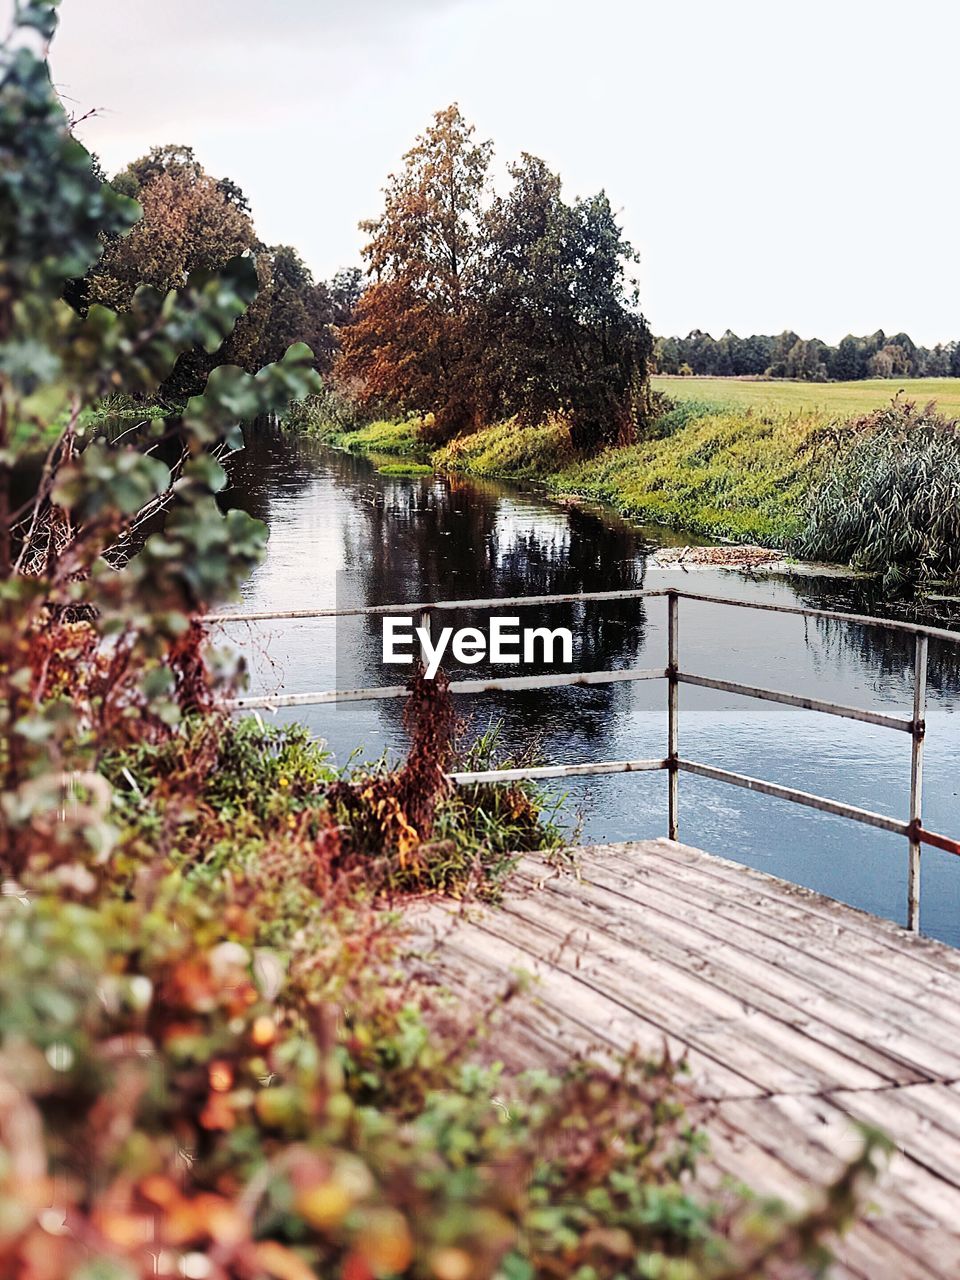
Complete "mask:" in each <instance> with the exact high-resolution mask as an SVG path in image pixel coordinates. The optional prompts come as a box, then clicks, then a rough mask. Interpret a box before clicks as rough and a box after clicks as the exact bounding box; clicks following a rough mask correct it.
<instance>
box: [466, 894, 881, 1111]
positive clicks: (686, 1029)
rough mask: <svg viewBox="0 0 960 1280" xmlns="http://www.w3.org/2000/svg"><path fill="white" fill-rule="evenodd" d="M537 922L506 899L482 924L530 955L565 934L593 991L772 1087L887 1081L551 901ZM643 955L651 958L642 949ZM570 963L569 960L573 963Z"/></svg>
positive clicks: (811, 1088)
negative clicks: (554, 913)
mask: <svg viewBox="0 0 960 1280" xmlns="http://www.w3.org/2000/svg"><path fill="white" fill-rule="evenodd" d="M534 910H535V914H536V917H537V918H536V920H532V919H529V918H527V917H526V916H525V915H523V914H521V913H519V912H514V911H512V910H510V909H509V906H508V903H507V902H505V903H504V905H503V907H502V908H500V909H498V910H497V911H491V912H488V913H486V914H485V915H484V917H483V919H482V921H480V922H479V924H480V927H481V928H483V929H484V930H485V931H487V932H489V933H490V934H491V935H492V936H493V937H495V938H497V939H498V940H499V941H500V942H501V943H512V944H513V945H519V946H521V947H523V948H524V949H525V950H526V951H528V952H529V954H530V955H531V956H534V957H539V958H541V959H543V958H545V957H546V956H547V955H549V954H551V953H554V952H555V951H556V948H557V947H558V945H560V944H562V942H563V939H564V938H565V937H569V938H570V940H571V944H572V945H575V946H576V947H577V950H578V960H577V965H576V973H577V977H578V978H579V979H580V981H581V982H583V983H585V984H587V983H588V984H589V986H590V988H591V989H592V990H593V991H595V992H597V993H599V994H601V995H604V996H607V997H608V998H610V999H615V1000H617V1001H619V1002H621V1003H622V1004H623V1005H624V1007H626V1008H629V1009H630V1010H631V1011H633V1012H636V1013H638V1014H640V1015H641V1016H643V1017H644V1018H647V1019H649V1020H650V1021H653V1022H655V1023H656V1024H657V1025H659V1026H660V1027H662V1028H663V1030H664V1032H668V1033H669V1034H670V1035H672V1036H674V1037H676V1038H677V1039H679V1040H681V1041H682V1042H683V1043H685V1044H687V1045H689V1046H690V1047H691V1048H697V1049H699V1050H700V1051H701V1052H702V1053H708V1054H709V1055H710V1056H711V1057H713V1058H714V1059H715V1060H717V1061H721V1062H725V1063H726V1064H728V1065H729V1066H732V1067H733V1068H734V1069H735V1070H736V1071H737V1072H738V1073H740V1074H741V1075H744V1076H746V1077H748V1078H749V1079H750V1080H752V1081H753V1082H754V1083H755V1084H756V1085H757V1086H758V1087H759V1088H760V1089H762V1090H763V1091H765V1092H800V1091H802V1092H809V1093H814V1092H819V1091H820V1090H821V1089H823V1088H826V1087H829V1086H830V1085H831V1084H832V1083H835V1082H836V1081H837V1080H843V1079H845V1080H856V1081H857V1082H858V1083H857V1084H851V1085H850V1086H848V1087H850V1088H864V1087H868V1086H870V1085H880V1084H884V1083H886V1081H885V1080H884V1078H883V1077H882V1076H880V1075H878V1074H877V1073H876V1072H874V1071H871V1070H869V1069H868V1068H866V1067H864V1066H861V1065H860V1064H858V1063H856V1062H854V1061H851V1060H850V1059H848V1058H845V1057H844V1056H843V1055H841V1054H839V1053H836V1052H835V1051H834V1050H833V1049H831V1048H829V1047H828V1046H825V1045H820V1044H818V1043H817V1042H815V1041H813V1040H811V1039H809V1038H808V1037H807V1036H805V1035H804V1034H803V1033H802V1032H799V1031H797V1030H796V1029H795V1028H794V1027H791V1026H789V1025H788V1024H786V1023H783V1022H778V1021H777V1020H776V1019H774V1018H771V1017H769V1015H767V1014H765V1013H764V1012H763V1011H762V1010H761V1009H759V1008H758V1007H757V1006H755V1005H751V1004H747V1003H745V1002H743V1001H740V1000H738V999H736V998H735V997H733V996H730V995H728V994H727V993H726V992H724V991H722V990H720V989H719V988H717V987H714V986H712V985H711V984H709V983H705V982H703V981H701V979H700V978H699V976H698V975H696V974H692V973H689V972H685V971H684V970H681V969H674V968H671V967H669V966H667V965H657V964H655V963H651V964H647V965H644V966H643V967H642V968H637V966H636V961H637V959H638V952H637V951H636V950H635V949H633V948H631V947H629V946H627V945H625V944H622V943H619V942H618V941H617V940H616V939H612V938H609V937H606V938H602V937H601V936H600V935H598V934H597V933H596V931H595V930H592V929H590V928H589V927H588V926H585V925H580V926H578V927H576V928H575V930H573V931H571V930H570V929H569V927H568V926H569V922H568V921H567V920H566V919H564V920H562V921H560V922H559V923H558V922H557V921H556V920H555V919H552V918H550V916H549V912H548V911H547V909H546V908H545V907H544V904H543V903H542V902H540V901H537V902H536V903H535V906H534ZM639 958H641V959H644V958H646V956H645V953H640V954H639ZM568 963H569V962H568Z"/></svg>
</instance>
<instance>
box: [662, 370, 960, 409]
mask: <svg viewBox="0 0 960 1280" xmlns="http://www.w3.org/2000/svg"><path fill="white" fill-rule="evenodd" d="M653 385H654V387H655V388H656V389H657V390H658V391H665V392H666V393H667V395H669V396H672V397H673V398H674V399H686V400H704V401H715V402H717V403H720V404H729V405H731V406H736V407H738V408H761V407H772V408H775V409H779V410H782V411H786V412H794V413H826V414H828V415H830V416H831V417H833V416H834V415H836V416H838V417H850V416H851V415H853V414H857V413H865V412H867V411H868V410H870V409H876V408H878V407H879V406H880V405H883V404H886V403H887V402H888V401H889V400H891V399H892V398H893V396H895V395H896V394H897V392H898V391H900V390H901V389H902V390H903V392H904V393H905V395H906V396H907V397H908V398H909V399H911V400H916V401H917V402H918V404H926V403H927V401H929V400H936V402H937V404H938V405H939V407H940V410H941V412H942V413H946V414H948V415H951V416H952V415H954V414H956V415H957V416H960V378H900V379H897V378H871V379H866V380H864V381H863V382H747V381H744V380H743V379H741V378H654V379H653Z"/></svg>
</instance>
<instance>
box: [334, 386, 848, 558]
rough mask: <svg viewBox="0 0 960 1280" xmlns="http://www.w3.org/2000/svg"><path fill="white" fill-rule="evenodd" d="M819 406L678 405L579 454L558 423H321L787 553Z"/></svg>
mask: <svg viewBox="0 0 960 1280" xmlns="http://www.w3.org/2000/svg"><path fill="white" fill-rule="evenodd" d="M824 425H825V420H824V418H823V417H822V416H821V415H819V414H813V413H812V414H805V415H802V416H797V415H794V414H791V413H783V412H780V413H777V412H775V411H770V412H764V413H753V412H749V411H747V412H744V411H742V410H731V409H730V408H729V407H725V406H721V405H712V404H704V403H700V402H692V403H690V402H684V403H683V404H680V405H677V407H676V408H674V409H672V410H671V411H670V412H669V413H666V414H664V415H663V416H662V417H661V418H660V419H658V420H657V423H656V424H655V428H654V429H655V433H656V436H657V438H654V439H651V440H647V441H644V442H643V443H641V444H636V445H631V446H628V447H625V448H612V449H606V450H604V451H603V452H602V453H600V454H598V455H596V456H595V457H591V458H584V457H581V456H578V454H577V453H576V451H575V450H574V449H573V446H572V444H571V442H570V435H569V432H568V431H567V428H566V427H565V426H564V424H563V423H561V422H557V421H551V422H548V423H545V424H543V425H541V426H536V427H520V426H518V425H517V423H516V422H515V421H513V420H511V421H508V422H503V423H498V424H496V425H495V426H491V427H486V428H483V429H482V430H480V431H477V432H475V433H473V434H472V435H469V436H463V437H460V438H458V439H456V440H453V441H451V442H450V443H449V444H447V445H445V446H443V447H442V448H439V449H436V450H433V451H431V450H430V449H429V448H428V447H427V446H425V445H424V444H423V442H422V440H420V438H419V436H418V434H417V424H416V423H414V422H399V423H396V422H375V423H372V424H371V425H369V426H366V427H361V428H360V429H359V430H354V431H343V430H333V429H331V430H321V431H319V432H318V433H317V434H318V435H319V436H320V438H321V439H323V440H324V441H325V442H326V443H328V444H331V445H333V446H334V447H337V448H343V449H347V450H349V451H350V452H352V453H360V454H389V455H391V456H400V457H403V456H405V457H409V458H411V459H414V460H416V461H417V462H419V463H420V464H421V465H423V463H425V462H427V461H429V463H430V464H431V465H432V466H433V467H434V468H435V469H436V470H438V471H456V472H463V473H465V474H469V475H475V476H483V477H487V478H490V479H508V480H520V481H525V482H527V483H532V484H536V485H537V486H540V487H543V488H544V489H546V490H547V492H549V493H551V494H554V495H556V496H561V495H571V496H577V497H584V498H590V499H594V500H596V501H600V502H604V503H606V504H608V505H609V506H611V507H613V508H614V509H615V510H616V511H618V512H619V513H620V514H621V515H625V516H629V517H632V518H636V519H640V520H644V521H650V522H654V523H658V524H663V525H667V526H669V527H672V528H674V529H682V530H685V531H687V532H690V533H695V534H700V535H703V536H706V537H712V538H724V539H730V540H732V541H735V542H744V543H760V544H762V545H763V546H769V547H775V548H778V549H785V548H788V547H789V546H790V543H791V540H792V539H793V537H794V536H795V535H796V533H797V532H798V530H799V527H800V523H801V520H802V513H803V506H804V502H805V499H806V496H807V494H808V493H809V492H810V489H811V487H812V486H813V485H814V483H815V481H816V476H817V473H818V471H819V469H820V466H821V463H820V462H819V461H818V460H817V458H816V456H815V454H814V452H813V451H812V450H810V451H808V450H805V448H804V446H805V445H807V443H808V442H809V441H810V439H811V437H812V436H813V434H814V433H815V432H816V431H818V430H820V429H822V428H823V426H824Z"/></svg>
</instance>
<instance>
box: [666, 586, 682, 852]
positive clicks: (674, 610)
mask: <svg viewBox="0 0 960 1280" xmlns="http://www.w3.org/2000/svg"><path fill="white" fill-rule="evenodd" d="M679 614H680V599H679V596H678V595H677V592H676V591H673V590H670V591H668V592H667V769H668V800H667V836H668V837H669V839H671V840H677V839H678V838H679V835H678V833H679V830H680V770H679V769H678V767H677V759H678V757H679V754H680V682H679V680H678V679H677V677H678V675H679V672H680V663H679V630H678V624H679Z"/></svg>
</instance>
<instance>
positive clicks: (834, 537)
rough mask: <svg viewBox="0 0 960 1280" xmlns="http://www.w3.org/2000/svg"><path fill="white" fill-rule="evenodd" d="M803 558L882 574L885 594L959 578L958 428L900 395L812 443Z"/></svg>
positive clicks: (801, 539)
mask: <svg viewBox="0 0 960 1280" xmlns="http://www.w3.org/2000/svg"><path fill="white" fill-rule="evenodd" d="M810 443H811V444H816V445H817V446H818V447H819V448H820V450H821V452H823V453H825V454H826V455H827V456H828V457H829V459H830V463H829V465H828V466H826V467H825V469H824V474H823V479H822V482H821V483H820V484H819V485H818V486H817V488H816V489H813V490H811V491H810V493H809V495H808V499H807V502H806V504H805V511H804V521H803V526H802V529H801V530H800V532H799V533H798V536H797V539H796V548H797V551H798V553H799V554H800V555H805V556H810V557H813V558H815V559H821V560H838V561H843V562H845V563H850V564H852V565H853V566H854V568H857V569H862V570H864V571H866V572H869V573H878V574H881V575H882V576H883V580H884V587H885V588H886V589H888V590H902V589H904V588H907V587H911V586H915V585H918V584H919V585H923V584H929V583H931V582H947V583H950V584H956V583H957V582H958V581H960V423H958V422H957V421H956V420H955V419H952V418H946V417H944V416H943V415H942V414H939V413H937V412H936V409H935V406H934V405H933V404H928V405H927V406H925V407H922V408H921V407H919V406H917V405H916V404H913V403H912V402H910V401H908V400H904V399H902V398H901V397H900V396H897V398H896V399H895V400H894V401H893V402H892V403H891V404H890V405H888V406H887V407H886V408H883V409H877V410H875V411H874V412H873V413H868V414H865V415H863V416H862V417H859V418H854V419H851V420H850V421H849V422H847V423H844V424H842V425H841V426H839V427H837V428H834V429H832V430H829V431H825V432H821V433H820V435H819V436H818V437H817V438H816V440H815V441H812V442H810Z"/></svg>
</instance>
